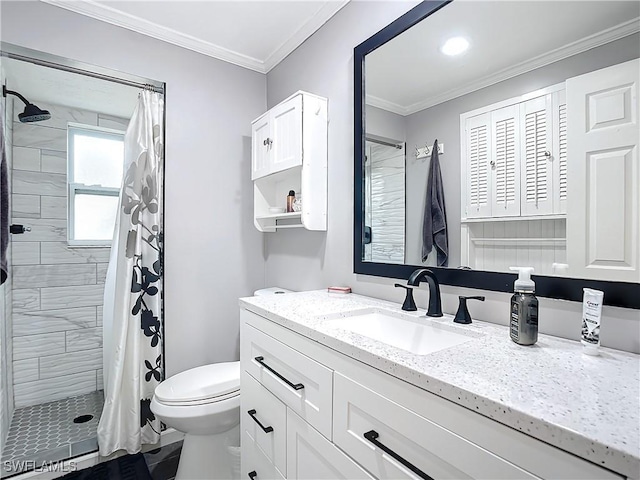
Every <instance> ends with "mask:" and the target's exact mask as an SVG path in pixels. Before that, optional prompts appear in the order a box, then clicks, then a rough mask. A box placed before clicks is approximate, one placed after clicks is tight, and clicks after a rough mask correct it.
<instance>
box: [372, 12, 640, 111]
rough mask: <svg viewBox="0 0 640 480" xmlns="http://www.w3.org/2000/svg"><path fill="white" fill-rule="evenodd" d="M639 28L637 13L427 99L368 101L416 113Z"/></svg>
mask: <svg viewBox="0 0 640 480" xmlns="http://www.w3.org/2000/svg"><path fill="white" fill-rule="evenodd" d="M638 32H640V17H636V18H634V19H632V20H629V21H627V22H624V23H621V24H619V25H616V26H614V27H611V28H609V29H607V30H603V31H602V32H598V33H595V34H593V35H590V36H588V37H585V38H583V39H580V40H577V41H575V42H573V43H570V44H568V45H565V46H563V47H560V48H557V49H555V50H551V51H550V52H547V53H544V54H542V55H539V56H537V57H534V58H532V59H530V60H527V61H525V62H522V63H519V64H516V65H513V66H511V67H508V68H505V69H504V70H500V71H499V72H496V73H493V74H491V75H487V76H484V77H481V78H479V79H477V80H476V81H474V82H472V83H470V84H467V85H465V86H463V87H459V88H453V89H451V90H447V91H446V92H443V93H441V94H438V95H433V96H431V97H429V98H427V99H425V100H423V101H420V102H417V103H414V104H412V105H409V106H404V105H399V104H396V103H393V102H390V101H388V100H384V99H381V98H377V97H373V96H370V95H367V96H366V102H367V104H368V105H372V106H374V107H378V108H383V109H385V110H388V111H390V112H393V113H397V114H399V115H404V116H407V115H412V114H414V113H417V112H419V111H421V110H424V109H426V108H429V107H433V106H435V105H438V104H440V103H444V102H446V101H448V100H452V99H454V98H457V97H460V96H462V95H466V94H468V93H471V92H475V91H477V90H480V89H482V88H485V87H488V86H491V85H494V84H496V83H500V82H503V81H504V80H508V79H509V78H513V77H516V76H518V75H522V74H523V73H526V72H530V71H532V70H535V69H536V68H540V67H544V66H545V65H549V64H551V63H554V62H557V61H559V60H563V59H565V58H568V57H571V56H573V55H577V54H579V53H583V52H586V51H587V50H591V49H592V48H596V47H600V46H602V45H606V44H607V43H610V42H613V41H615V40H619V39H621V38H624V37H627V36H629V35H633V34H634V33H638Z"/></svg>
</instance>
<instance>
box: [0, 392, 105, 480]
mask: <svg viewBox="0 0 640 480" xmlns="http://www.w3.org/2000/svg"><path fill="white" fill-rule="evenodd" d="M103 404H104V395H103V392H102V391H97V392H92V393H88V394H86V395H80V396H78V397H72V398H67V399H64V400H58V401H55V402H49V403H43V404H41V405H34V406H31V407H24V408H20V409H18V410H16V411H15V413H14V414H13V419H12V420H11V428H10V429H9V436H8V437H7V442H6V444H5V446H4V448H3V451H2V470H0V478H5V477H7V476H9V475H14V474H15V473H16V472H15V471H14V472H11V473H10V472H8V471H6V470H5V467H6V465H7V464H6V463H5V462H14V461H22V460H31V461H36V462H38V463H41V462H44V461H56V460H63V459H65V458H69V457H75V456H77V455H82V454H85V453H89V452H92V451H94V450H97V448H98V443H97V440H96V430H97V428H98V421H99V420H100V414H101V412H102V406H103ZM86 414H89V415H93V418H92V419H91V420H89V421H88V422H86V423H74V422H73V419H74V418H76V417H77V416H79V415H86ZM14 465H15V464H14Z"/></svg>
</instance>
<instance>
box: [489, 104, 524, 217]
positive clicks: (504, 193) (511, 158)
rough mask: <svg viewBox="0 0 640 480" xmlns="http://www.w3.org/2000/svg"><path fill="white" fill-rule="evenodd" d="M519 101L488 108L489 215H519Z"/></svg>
mask: <svg viewBox="0 0 640 480" xmlns="http://www.w3.org/2000/svg"><path fill="white" fill-rule="evenodd" d="M519 126H520V118H519V105H510V106H508V107H504V108H500V109H499V110H494V111H493V112H491V155H490V159H491V160H490V166H491V192H492V194H491V216H492V217H512V216H518V215H520V135H519Z"/></svg>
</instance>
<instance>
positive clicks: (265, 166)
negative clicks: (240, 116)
mask: <svg viewBox="0 0 640 480" xmlns="http://www.w3.org/2000/svg"><path fill="white" fill-rule="evenodd" d="M271 148H272V143H271V138H270V136H269V115H268V114H265V115H263V116H262V117H260V118H259V119H258V120H256V121H255V122H253V123H252V124H251V180H255V179H257V178H260V177H264V176H265V175H269V173H271V172H270V169H271V166H270V164H269V156H270V154H271Z"/></svg>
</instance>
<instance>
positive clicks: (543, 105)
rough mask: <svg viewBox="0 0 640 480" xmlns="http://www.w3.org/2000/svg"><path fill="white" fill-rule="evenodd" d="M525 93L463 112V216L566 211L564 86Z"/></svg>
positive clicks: (463, 217)
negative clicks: (532, 93) (534, 92)
mask: <svg viewBox="0 0 640 480" xmlns="http://www.w3.org/2000/svg"><path fill="white" fill-rule="evenodd" d="M523 97H526V96H523ZM523 97H518V98H514V99H510V100H506V101H503V102H499V103H496V104H492V105H487V106H486V107H483V108H481V109H477V110H474V111H473V112H468V113H465V114H462V115H461V116H460V128H461V139H462V145H461V151H462V173H463V188H462V192H463V202H462V210H463V211H462V219H463V220H467V219H481V218H509V217H533V216H538V215H561V214H563V213H565V211H566V203H565V202H566V185H567V169H566V151H567V150H566V102H565V94H564V85H557V86H554V87H550V88H549V89H546V90H545V91H542V92H539V95H538V96H536V97H534V98H531V99H528V100H523Z"/></svg>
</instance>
